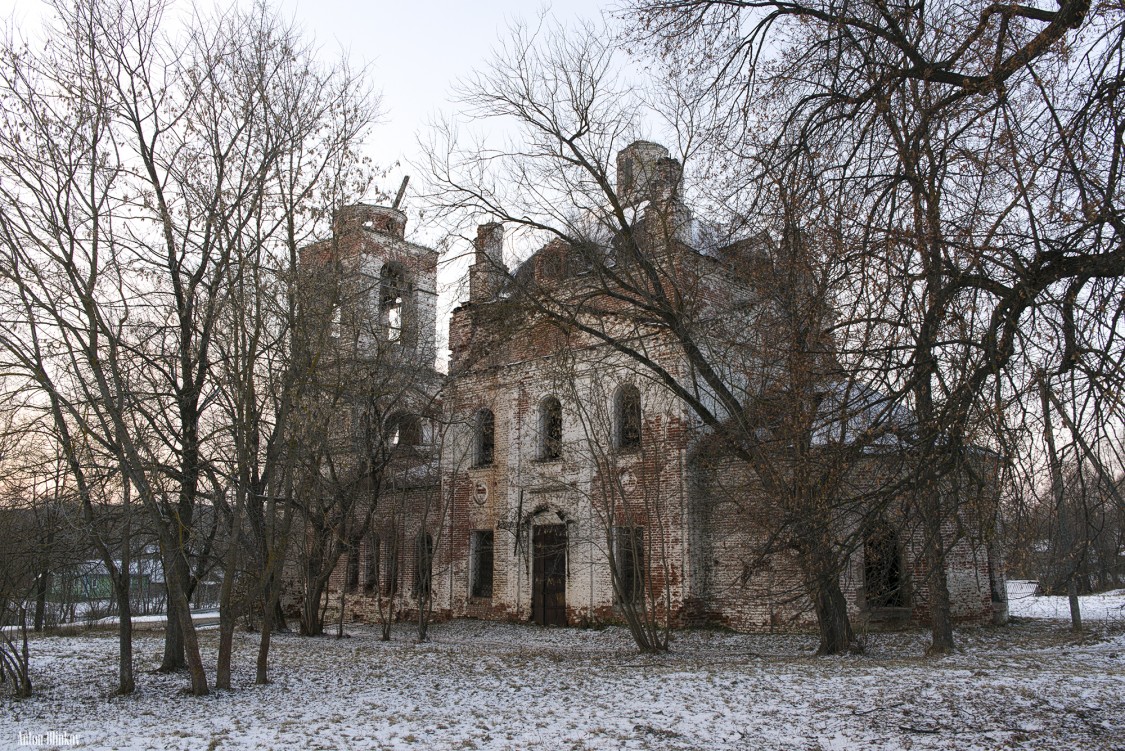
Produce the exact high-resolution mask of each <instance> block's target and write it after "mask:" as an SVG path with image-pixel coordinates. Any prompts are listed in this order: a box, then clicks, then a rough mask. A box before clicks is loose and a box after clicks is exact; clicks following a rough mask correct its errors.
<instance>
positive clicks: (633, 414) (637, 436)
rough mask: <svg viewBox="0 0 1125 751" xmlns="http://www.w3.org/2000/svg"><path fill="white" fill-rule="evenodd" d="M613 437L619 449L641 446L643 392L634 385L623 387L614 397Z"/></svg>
mask: <svg viewBox="0 0 1125 751" xmlns="http://www.w3.org/2000/svg"><path fill="white" fill-rule="evenodd" d="M613 437H614V442H615V444H616V445H617V448H619V449H632V448H637V447H639V446H640V445H641V392H640V391H639V390H638V389H637V387H636V386H634V385H632V384H628V383H627V384H625V385H623V386H622V387H621V388H619V389H617V394H616V395H615V396H614V399H613Z"/></svg>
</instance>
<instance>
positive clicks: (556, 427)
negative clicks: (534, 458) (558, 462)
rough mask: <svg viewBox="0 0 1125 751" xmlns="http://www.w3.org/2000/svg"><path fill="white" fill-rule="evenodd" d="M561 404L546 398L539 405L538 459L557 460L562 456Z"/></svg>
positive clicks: (556, 400) (553, 399) (551, 398)
mask: <svg viewBox="0 0 1125 751" xmlns="http://www.w3.org/2000/svg"><path fill="white" fill-rule="evenodd" d="M562 432H563V424H562V404H560V403H559V400H558V399H556V398H555V397H553V396H548V397H547V398H546V399H544V400H543V401H542V403H541V404H540V405H539V458H540V459H558V458H559V457H561V456H562Z"/></svg>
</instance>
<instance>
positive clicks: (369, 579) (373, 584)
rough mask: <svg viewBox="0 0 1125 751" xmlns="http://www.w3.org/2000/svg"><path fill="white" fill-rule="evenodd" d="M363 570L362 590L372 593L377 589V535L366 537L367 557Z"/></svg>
mask: <svg viewBox="0 0 1125 751" xmlns="http://www.w3.org/2000/svg"><path fill="white" fill-rule="evenodd" d="M365 563H366V566H364V572H363V591H364V592H366V593H368V594H373V593H375V592H378V591H379V537H378V535H372V536H371V537H369V538H367V559H366V561H365Z"/></svg>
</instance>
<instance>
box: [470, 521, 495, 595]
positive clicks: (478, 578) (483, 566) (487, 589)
mask: <svg viewBox="0 0 1125 751" xmlns="http://www.w3.org/2000/svg"><path fill="white" fill-rule="evenodd" d="M492 543H493V533H492V530H491V529H487V530H479V531H476V532H473V537H472V539H471V540H470V541H469V549H470V552H471V555H472V581H471V583H470V587H469V594H470V596H472V597H492V560H493V559H492V550H493V548H492Z"/></svg>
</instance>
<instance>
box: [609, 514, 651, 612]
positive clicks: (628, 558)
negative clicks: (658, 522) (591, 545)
mask: <svg viewBox="0 0 1125 751" xmlns="http://www.w3.org/2000/svg"><path fill="white" fill-rule="evenodd" d="M613 543H614V545H613V558H614V560H613V563H614V565H615V567H616V571H615V572H614V573H615V575H616V579H617V601H618V602H619V603H626V602H627V603H638V602H641V600H642V599H643V594H644V560H645V559H644V554H645V552H644V529H643V528H642V527H614V528H613Z"/></svg>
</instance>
